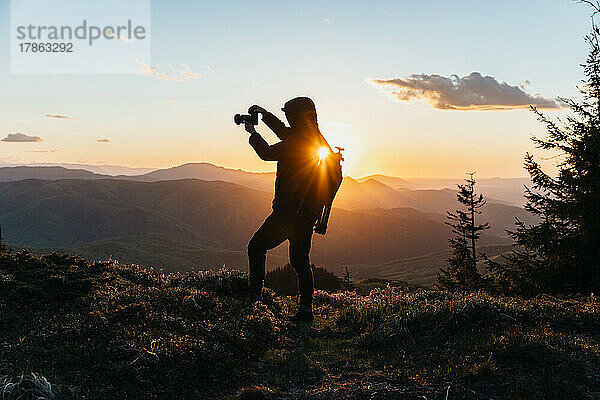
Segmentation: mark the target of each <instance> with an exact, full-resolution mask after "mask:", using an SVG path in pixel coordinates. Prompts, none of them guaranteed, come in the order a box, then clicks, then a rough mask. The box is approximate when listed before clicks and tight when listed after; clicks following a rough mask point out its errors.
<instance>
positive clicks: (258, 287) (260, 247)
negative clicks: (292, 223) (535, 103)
mask: <svg viewBox="0 0 600 400" xmlns="http://www.w3.org/2000/svg"><path fill="white" fill-rule="evenodd" d="M288 232H289V222H288V221H286V219H285V218H284V217H282V216H281V215H279V214H277V213H275V212H273V213H272V214H271V215H269V216H268V217H267V219H266V220H265V222H263V224H262V225H261V227H260V228H258V230H257V231H256V232H255V233H254V236H252V239H250V242H249V243H248V267H249V270H250V279H249V280H250V290H251V291H252V293H253V294H255V295H257V296H259V297H260V295H261V292H262V287H263V284H264V280H265V262H266V257H267V250H270V249H272V248H274V247H277V246H279V245H280V244H281V243H283V242H284V241H285V240H286V239H287V235H288Z"/></svg>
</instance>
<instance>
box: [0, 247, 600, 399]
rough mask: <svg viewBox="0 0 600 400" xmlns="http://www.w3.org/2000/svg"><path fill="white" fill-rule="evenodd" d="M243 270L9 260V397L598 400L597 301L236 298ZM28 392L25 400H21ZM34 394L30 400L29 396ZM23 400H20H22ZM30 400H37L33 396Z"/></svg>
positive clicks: (442, 295) (1, 387) (374, 289)
mask: <svg viewBox="0 0 600 400" xmlns="http://www.w3.org/2000/svg"><path fill="white" fill-rule="evenodd" d="M245 287H246V282H245V276H244V275H243V274H242V273H240V272H238V271H225V270H224V271H219V272H191V273H185V274H171V275H164V274H160V273H158V272H155V271H152V270H148V269H144V268H140V267H136V266H124V265H120V264H118V263H117V262H114V261H104V262H96V263H88V262H87V261H85V260H83V259H80V258H76V257H71V256H66V255H57V254H50V255H44V256H35V255H32V254H29V253H19V254H13V255H0V293H2V295H1V297H0V318H1V321H2V324H0V362H1V363H0V376H4V378H0V392H1V393H2V394H3V396H4V397H3V398H5V399H16V398H21V399H29V398H40V399H47V398H48V399H49V398H54V399H71V398H76V399H79V398H82V399H100V398H101V399H113V398H114V399H116V398H119V399H123V398H127V399H137V398H143V399H151V398H156V399H163V398H169V399H213V398H214V399H236V398H242V399H288V398H289V399H296V398H297V399H327V400H335V399H348V398H350V399H397V398H407V399H413V398H414V399H417V398H418V399H423V398H425V399H491V398H493V399H514V398H517V399H530V398H540V399H542V398H544V399H546V398H561V399H563V398H567V399H568V398H571V399H585V398H600V301H598V300H597V299H596V298H594V297H585V298H583V297H582V298H576V299H556V298H551V297H539V298H535V299H521V298H511V297H502V296H494V295H490V294H486V293H482V292H480V293H466V294H451V293H448V292H444V291H439V290H434V289H419V288H414V287H411V286H410V285H389V284H388V283H386V282H383V281H382V282H374V283H373V282H371V283H370V286H369V287H367V285H361V286H360V287H359V290H357V291H355V292H340V293H325V292H317V294H316V296H315V311H316V320H315V323H314V324H313V326H295V325H293V324H291V323H289V322H287V318H288V316H289V315H290V314H292V313H293V312H294V311H295V304H296V299H295V298H294V297H280V296H277V295H275V294H274V293H273V292H272V291H267V293H266V296H265V301H264V303H251V302H250V301H248V299H247V298H246V297H245V296H243V293H244V291H245ZM26 390H29V392H27V391H26ZM34 394H35V395H37V397H35V396H34ZM19 396H22V397H19ZM28 396H29V397H28Z"/></svg>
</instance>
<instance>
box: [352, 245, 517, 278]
mask: <svg viewBox="0 0 600 400" xmlns="http://www.w3.org/2000/svg"><path fill="white" fill-rule="evenodd" d="M511 248H512V246H511V245H510V244H506V245H488V246H485V245H482V246H480V248H479V250H478V253H480V252H483V253H485V254H486V255H487V256H488V257H490V258H493V257H495V256H497V255H499V254H503V253H506V252H508V251H510V250H511ZM450 256H451V251H450V250H443V251H439V252H434V253H430V254H426V255H423V256H417V257H410V258H404V259H399V260H394V261H391V262H387V263H385V264H382V265H379V266H377V267H375V268H374V269H373V270H372V271H371V274H370V275H374V276H377V277H378V278H380V279H392V280H402V281H405V282H411V283H414V284H417V285H422V286H432V285H433V284H435V283H436V280H437V276H438V273H439V270H440V268H446V267H447V266H448V262H447V260H448V258H450ZM375 271H376V272H375ZM358 274H360V271H358Z"/></svg>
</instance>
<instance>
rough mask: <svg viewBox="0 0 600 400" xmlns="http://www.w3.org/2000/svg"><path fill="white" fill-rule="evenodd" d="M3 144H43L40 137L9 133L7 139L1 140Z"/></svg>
mask: <svg viewBox="0 0 600 400" xmlns="http://www.w3.org/2000/svg"><path fill="white" fill-rule="evenodd" d="M1 141H2V142H7V143H36V142H43V140H42V138H41V137H39V136H29V135H26V134H24V133H20V132H17V133H9V134H8V136H7V137H5V138H4V139H2V140H1Z"/></svg>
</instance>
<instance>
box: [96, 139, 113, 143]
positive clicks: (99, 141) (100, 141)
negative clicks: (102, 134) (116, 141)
mask: <svg viewBox="0 0 600 400" xmlns="http://www.w3.org/2000/svg"><path fill="white" fill-rule="evenodd" d="M111 142H112V140H110V139H98V143H111Z"/></svg>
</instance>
